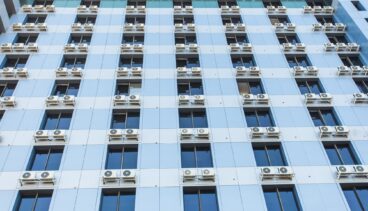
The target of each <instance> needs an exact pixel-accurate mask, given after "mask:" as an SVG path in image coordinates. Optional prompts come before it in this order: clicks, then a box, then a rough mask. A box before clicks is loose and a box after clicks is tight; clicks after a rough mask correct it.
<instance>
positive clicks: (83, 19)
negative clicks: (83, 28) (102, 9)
mask: <svg viewBox="0 0 368 211" xmlns="http://www.w3.org/2000/svg"><path fill="white" fill-rule="evenodd" d="M75 23H80V24H86V23H92V24H95V23H96V16H95V15H94V16H87V15H77V18H76V19H75Z"/></svg>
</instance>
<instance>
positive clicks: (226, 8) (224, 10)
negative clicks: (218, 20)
mask: <svg viewBox="0 0 368 211" xmlns="http://www.w3.org/2000/svg"><path fill="white" fill-rule="evenodd" d="M229 11H230V7H229V6H227V5H223V6H221V12H224V13H226V12H229Z"/></svg>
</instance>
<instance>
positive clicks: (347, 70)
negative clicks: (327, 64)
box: [337, 66, 351, 75]
mask: <svg viewBox="0 0 368 211" xmlns="http://www.w3.org/2000/svg"><path fill="white" fill-rule="evenodd" d="M350 70H351V69H350V68H349V67H348V66H339V67H337V73H338V74H339V75H346V74H350V73H351V71H350Z"/></svg>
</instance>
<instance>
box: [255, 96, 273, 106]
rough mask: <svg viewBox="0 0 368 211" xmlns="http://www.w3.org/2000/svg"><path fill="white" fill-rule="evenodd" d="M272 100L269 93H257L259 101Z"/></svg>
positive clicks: (265, 102) (266, 101)
mask: <svg viewBox="0 0 368 211" xmlns="http://www.w3.org/2000/svg"><path fill="white" fill-rule="evenodd" d="M269 101H270V98H269V97H268V94H257V102H258V103H264V104H267V103H268V102H269Z"/></svg>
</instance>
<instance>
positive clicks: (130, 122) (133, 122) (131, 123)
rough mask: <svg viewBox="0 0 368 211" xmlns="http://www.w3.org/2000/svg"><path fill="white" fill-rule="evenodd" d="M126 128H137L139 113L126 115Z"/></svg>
mask: <svg viewBox="0 0 368 211" xmlns="http://www.w3.org/2000/svg"><path fill="white" fill-rule="evenodd" d="M126 128H139V113H136V112H130V113H128V118H127V124H126Z"/></svg>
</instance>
